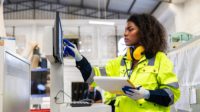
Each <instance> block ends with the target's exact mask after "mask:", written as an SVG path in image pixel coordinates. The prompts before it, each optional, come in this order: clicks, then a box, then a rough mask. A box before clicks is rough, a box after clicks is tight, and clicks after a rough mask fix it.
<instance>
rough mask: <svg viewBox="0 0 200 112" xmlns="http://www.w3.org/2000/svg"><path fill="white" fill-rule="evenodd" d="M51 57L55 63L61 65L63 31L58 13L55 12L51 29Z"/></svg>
mask: <svg viewBox="0 0 200 112" xmlns="http://www.w3.org/2000/svg"><path fill="white" fill-rule="evenodd" d="M53 56H54V58H55V62H56V63H63V31H62V25H61V20H60V16H59V12H56V20H55V23H54V27H53Z"/></svg>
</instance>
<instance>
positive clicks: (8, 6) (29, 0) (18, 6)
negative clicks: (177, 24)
mask: <svg viewBox="0 0 200 112" xmlns="http://www.w3.org/2000/svg"><path fill="white" fill-rule="evenodd" d="M110 1H111V0H107V3H106V7H105V9H98V8H93V7H88V6H85V5H84V0H81V2H80V4H79V5H71V4H67V3H65V4H64V3H61V1H60V0H55V1H48V0H23V1H15V2H12V1H11V0H5V1H4V14H7V13H12V12H20V11H27V10H33V19H36V14H35V13H36V10H41V11H48V12H60V13H62V14H71V15H76V16H83V17H90V18H99V19H106V18H109V19H122V18H121V17H122V16H121V15H127V17H128V16H129V15H130V14H131V9H132V8H133V7H134V4H135V2H136V1H137V0H133V2H132V3H131V5H130V7H129V9H128V10H127V12H123V11H117V10H111V9H109V5H110ZM161 2H162V1H161V0H160V2H159V3H158V4H157V5H156V6H155V7H154V8H153V10H152V11H151V13H150V14H152V13H153V12H154V11H155V10H156V9H157V7H158V6H159V5H160V4H161ZM163 2H164V0H163ZM38 4H41V5H38ZM55 7H56V8H55ZM62 9H65V10H64V11H62ZM79 11H82V13H78V12H79ZM104 12H108V13H105V14H103V13H104ZM98 13H100V17H99V14H98ZM116 17H117V18H116ZM123 19H124V18H123Z"/></svg>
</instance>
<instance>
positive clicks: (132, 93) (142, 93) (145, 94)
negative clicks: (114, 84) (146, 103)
mask: <svg viewBox="0 0 200 112" xmlns="http://www.w3.org/2000/svg"><path fill="white" fill-rule="evenodd" d="M122 90H123V91H124V93H125V94H126V95H127V96H128V97H130V98H132V99H134V100H139V99H143V98H145V99H148V98H149V97H150V93H149V91H148V90H146V89H144V88H143V87H142V86H139V87H137V88H132V87H130V86H124V87H123V88H122Z"/></svg>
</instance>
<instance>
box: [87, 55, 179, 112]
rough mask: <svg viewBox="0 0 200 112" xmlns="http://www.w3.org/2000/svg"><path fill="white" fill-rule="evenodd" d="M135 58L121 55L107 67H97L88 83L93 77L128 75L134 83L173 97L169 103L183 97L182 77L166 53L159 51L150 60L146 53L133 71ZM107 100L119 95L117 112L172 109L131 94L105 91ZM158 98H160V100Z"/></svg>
mask: <svg viewBox="0 0 200 112" xmlns="http://www.w3.org/2000/svg"><path fill="white" fill-rule="evenodd" d="M130 68H131V61H130V60H126V58H125V57H123V56H120V57H117V58H116V59H113V60H110V61H109V62H108V63H107V64H106V66H105V67H103V68H99V67H93V70H92V73H91V75H90V77H89V78H88V79H87V82H89V83H91V82H93V77H94V76H95V75H96V76H109V77H124V76H126V77H128V76H127V75H128V74H130V81H131V82H132V83H133V84H134V85H141V86H142V87H143V88H145V89H147V90H157V89H162V90H164V91H165V92H166V93H167V94H168V95H169V97H170V102H169V104H168V105H171V104H173V103H174V102H176V101H177V100H178V98H179V97H180V90H179V87H178V80H177V77H176V75H175V74H174V73H173V64H172V62H171V61H170V60H169V59H168V58H167V56H166V55H165V54H164V53H163V52H158V53H157V54H156V56H155V57H154V58H152V59H147V58H146V57H145V55H144V56H143V57H142V58H141V59H140V60H139V62H138V64H137V65H136V66H135V67H134V68H133V70H132V71H131V70H130ZM105 94H106V95H105V100H106V103H109V102H110V101H111V100H113V99H114V98H116V102H115V107H116V112H169V111H170V106H162V105H159V104H157V103H155V102H151V101H148V100H145V99H140V100H133V99H131V98H129V97H127V96H117V97H116V95H114V94H110V93H105ZM150 95H151V94H150ZM157 100H158V99H157Z"/></svg>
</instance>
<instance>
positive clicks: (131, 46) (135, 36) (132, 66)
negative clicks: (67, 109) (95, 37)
mask: <svg viewBox="0 0 200 112" xmlns="http://www.w3.org/2000/svg"><path fill="white" fill-rule="evenodd" d="M124 37H125V39H124V40H125V43H126V46H127V47H128V50H127V53H126V55H124V56H119V57H117V58H116V59H113V60H110V61H109V62H108V63H107V64H106V66H105V67H104V68H102V69H101V68H98V67H93V68H92V67H91V65H90V64H89V62H88V61H87V60H86V58H85V57H83V56H81V55H80V53H79V52H78V51H77V49H76V47H75V46H74V45H73V44H71V43H69V42H67V46H66V48H65V52H67V53H69V54H70V55H71V56H73V57H74V58H75V59H76V64H77V68H78V69H79V70H80V71H81V73H82V76H83V78H84V80H85V81H86V82H88V83H92V82H93V77H94V76H95V75H96V76H101V75H106V76H110V77H114V76H117V77H129V79H130V81H131V82H132V83H133V84H134V85H137V88H131V87H127V86H126V87H124V88H122V90H123V91H124V93H125V95H120V96H119V95H113V94H109V93H107V94H106V95H107V96H106V100H107V101H108V102H109V103H114V105H115V111H116V112H169V111H170V105H172V104H174V103H175V102H176V101H177V100H178V98H179V97H180V90H179V85H178V80H177V77H176V75H175V74H174V73H173V65H172V63H171V61H170V60H169V59H168V58H167V56H166V55H165V53H164V52H165V50H166V47H167V42H166V32H165V30H164V28H163V26H162V25H161V24H160V23H159V22H158V21H157V20H156V19H155V18H154V17H153V16H151V15H148V14H133V15H132V16H130V17H129V18H128V20H127V25H126V28H125V33H124ZM109 100H110V101H109Z"/></svg>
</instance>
